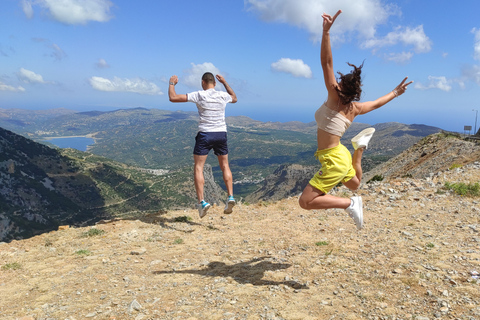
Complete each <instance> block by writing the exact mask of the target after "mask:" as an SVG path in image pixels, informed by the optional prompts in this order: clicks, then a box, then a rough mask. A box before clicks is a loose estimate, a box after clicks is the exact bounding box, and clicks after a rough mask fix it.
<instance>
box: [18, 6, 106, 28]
mask: <svg viewBox="0 0 480 320" xmlns="http://www.w3.org/2000/svg"><path fill="white" fill-rule="evenodd" d="M32 5H39V6H41V7H43V8H44V9H46V10H47V11H48V13H49V15H50V16H51V17H52V18H53V19H54V20H57V21H59V22H62V23H65V24H86V23H87V22H89V21H97V22H106V21H108V20H110V19H111V18H112V16H111V15H110V8H111V7H112V6H113V3H112V2H111V1H110V0H35V1H29V0H23V2H22V7H23V12H24V13H25V15H26V16H27V17H28V18H31V17H32V16H33V7H32Z"/></svg>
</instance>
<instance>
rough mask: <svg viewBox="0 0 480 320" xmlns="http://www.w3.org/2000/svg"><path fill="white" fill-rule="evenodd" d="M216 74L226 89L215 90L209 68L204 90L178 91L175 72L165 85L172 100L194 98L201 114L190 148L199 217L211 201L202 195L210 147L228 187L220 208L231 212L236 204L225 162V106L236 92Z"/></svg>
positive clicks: (189, 99) (232, 101)
mask: <svg viewBox="0 0 480 320" xmlns="http://www.w3.org/2000/svg"><path fill="white" fill-rule="evenodd" d="M216 78H217V80H218V81H219V82H220V83H222V84H223V86H224V87H225V90H226V91H227V92H223V91H216V90H215V85H216V82H215V77H214V76H213V74H212V73H210V72H206V73H204V74H203V76H202V88H203V90H200V91H195V92H191V93H188V94H177V93H176V92H175V85H176V84H177V83H178V77H177V76H172V77H171V78H170V83H169V86H168V97H169V99H170V101H171V102H194V103H195V104H196V105H197V109H198V114H199V116H200V121H199V123H198V133H197V136H196V137H195V148H194V149H193V159H194V163H195V166H194V175H193V177H194V181H195V190H196V192H197V198H198V204H197V207H198V214H199V216H200V218H203V217H204V216H205V215H206V214H207V211H208V209H209V208H210V204H209V203H208V202H206V201H205V199H204V197H203V187H204V185H205V178H204V176H203V167H204V165H205V161H206V160H207V156H208V153H209V152H210V150H211V149H213V151H214V153H215V155H216V156H217V158H218V164H219V165H220V169H221V170H222V172H223V181H224V182H225V186H226V187H227V193H228V198H227V201H226V204H225V209H224V210H223V212H224V213H226V214H230V213H232V210H233V207H234V206H235V199H234V197H233V179H232V172H231V171H230V166H229V165H228V147H227V125H226V123H225V107H226V105H227V103H229V102H231V103H236V102H237V96H236V95H235V92H234V91H233V90H232V88H230V86H229V85H228V83H227V81H225V78H224V77H223V76H221V75H217V76H216Z"/></svg>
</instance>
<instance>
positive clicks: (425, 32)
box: [0, 0, 480, 132]
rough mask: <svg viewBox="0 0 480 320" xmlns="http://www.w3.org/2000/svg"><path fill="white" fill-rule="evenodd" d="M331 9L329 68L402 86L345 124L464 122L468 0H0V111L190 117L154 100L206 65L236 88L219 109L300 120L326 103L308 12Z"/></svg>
mask: <svg viewBox="0 0 480 320" xmlns="http://www.w3.org/2000/svg"><path fill="white" fill-rule="evenodd" d="M338 9H341V10H342V11H343V13H342V14H341V15H340V16H339V17H338V19H337V21H336V22H335V24H334V26H333V27H332V30H331V34H332V41H333V57H334V68H335V70H337V71H341V72H343V73H347V72H349V67H348V65H347V64H346V62H351V63H354V64H360V63H362V61H364V60H365V66H364V69H363V76H364V78H363V79H364V80H363V81H364V82H363V83H364V86H363V92H364V93H363V97H362V100H372V99H376V98H377V97H379V96H381V95H383V94H386V93H388V92H389V91H391V90H392V89H393V88H395V86H396V85H397V84H398V83H399V82H400V81H401V80H402V79H403V77H405V76H408V77H409V79H410V80H414V83H413V84H412V85H411V86H410V87H409V89H408V91H407V92H406V94H404V95H402V96H401V97H399V98H398V99H395V100H393V101H392V102H391V103H389V104H387V105H385V106H384V107H382V108H381V109H379V110H376V111H374V112H372V113H370V114H368V115H364V116H359V117H357V118H356V121H357V122H363V123H369V124H375V123H381V122H390V121H396V122H402V123H407V124H413V123H417V124H426V125H431V126H437V127H440V128H442V129H445V130H452V131H458V132H463V128H464V125H471V126H472V127H474V126H475V116H476V114H477V111H474V110H478V111H480V99H479V97H480V19H478V12H479V11H480V10H479V9H480V2H478V0H464V1H459V2H454V1H446V0H437V1H426V0H400V1H380V0H336V1H331V0H245V1H236V0H228V1H226V0H204V1H198V0H188V1H187V0H185V1H183V0H178V1H158V0H142V1H131V0H2V1H1V3H0V108H3V109H9V108H22V109H51V108H68V109H74V110H80V111H87V110H105V111H106V110H113V109H119V108H133V107H146V108H159V109H167V110H185V111H188V110H190V111H194V110H196V108H195V106H194V105H193V104H190V103H186V104H173V103H170V102H169V101H168V94H167V89H168V79H169V78H170V76H171V75H174V74H175V75H178V77H179V80H180V82H179V84H178V85H177V87H176V90H177V93H187V92H190V91H194V90H198V89H200V80H199V79H200V77H201V74H203V72H205V71H211V72H213V73H220V74H222V75H223V76H225V78H226V80H227V81H228V82H229V84H230V85H231V87H232V88H233V89H234V90H235V92H236V94H237V97H238V103H237V104H232V105H229V106H228V108H227V116H229V115H246V116H249V117H251V118H253V119H257V120H261V121H282V122H285V121H291V120H298V121H302V122H310V121H313V119H314V117H313V115H314V112H315V110H316V109H317V108H318V107H319V106H320V105H321V104H322V103H323V101H324V100H325V98H326V90H325V86H324V83H323V77H322V70H321V66H320V61H319V51H320V42H319V41H320V36H321V32H322V18H321V15H322V13H323V12H327V13H330V14H334V13H335V12H336V11H337V10H338ZM217 87H218V89H219V90H220V89H222V88H221V85H220V84H219V85H217ZM478 113H480V112H478ZM479 117H480V115H479ZM479 126H480V119H478V120H477V129H478V127H479Z"/></svg>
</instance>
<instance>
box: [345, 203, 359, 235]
mask: <svg viewBox="0 0 480 320" xmlns="http://www.w3.org/2000/svg"><path fill="white" fill-rule="evenodd" d="M350 199H351V200H352V204H351V205H350V206H349V207H348V208H347V209H345V211H347V212H348V215H349V216H350V217H351V218H352V219H353V221H355V225H356V226H357V229H358V230H360V229H362V228H363V204H362V197H351V198H350Z"/></svg>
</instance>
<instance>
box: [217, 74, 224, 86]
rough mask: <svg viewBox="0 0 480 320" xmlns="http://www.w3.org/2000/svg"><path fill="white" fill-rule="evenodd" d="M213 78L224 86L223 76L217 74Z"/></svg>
mask: <svg viewBox="0 0 480 320" xmlns="http://www.w3.org/2000/svg"><path fill="white" fill-rule="evenodd" d="M215 77H216V78H217V80H218V82H220V83H221V84H225V78H224V77H223V76H221V75H219V74H217V75H216V76H215Z"/></svg>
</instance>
